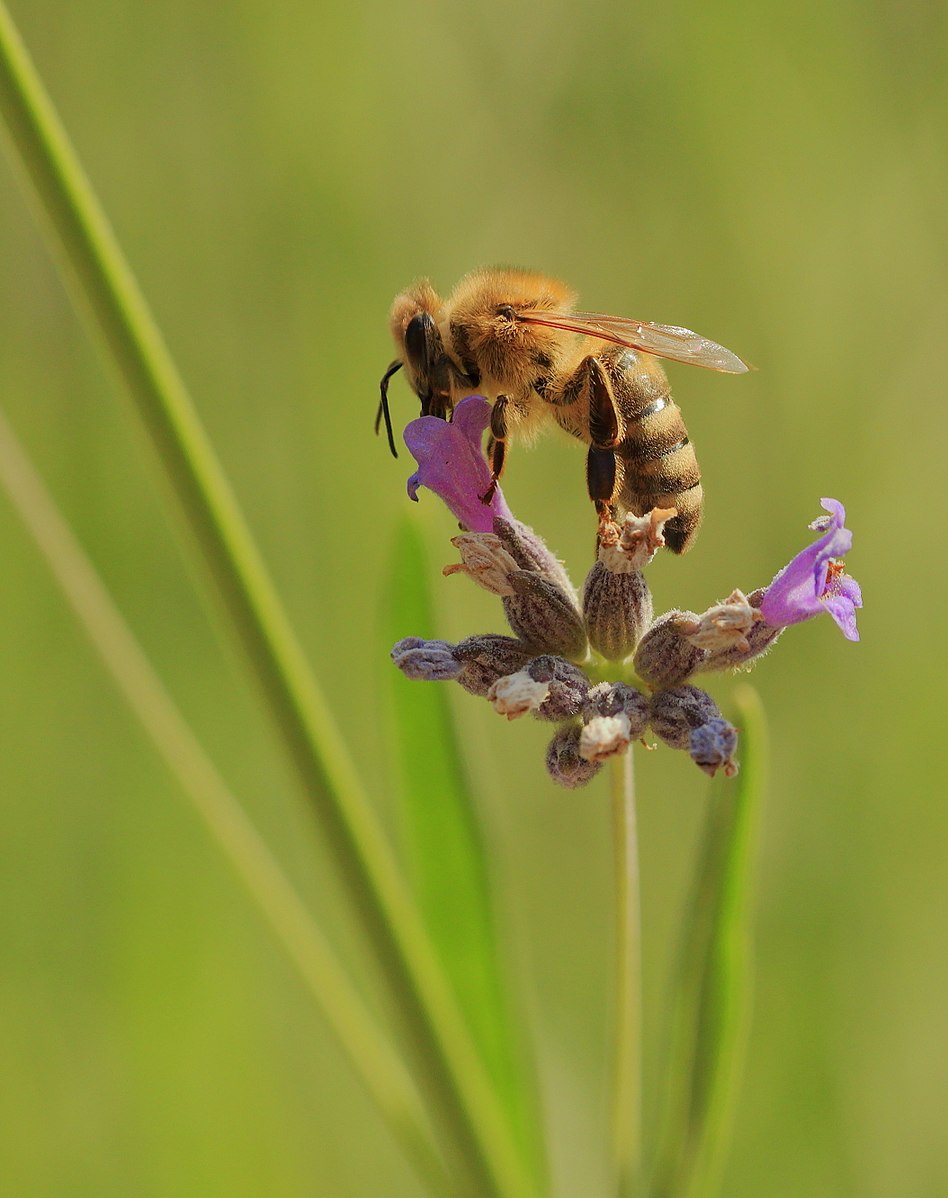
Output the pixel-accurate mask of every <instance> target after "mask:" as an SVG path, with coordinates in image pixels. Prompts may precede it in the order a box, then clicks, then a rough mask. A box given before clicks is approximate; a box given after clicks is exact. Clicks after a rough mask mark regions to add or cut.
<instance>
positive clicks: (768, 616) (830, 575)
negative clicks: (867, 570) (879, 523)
mask: <svg viewBox="0 0 948 1198" xmlns="http://www.w3.org/2000/svg"><path fill="white" fill-rule="evenodd" d="M820 502H821V503H822V505H823V507H824V508H825V509H826V511H827V512H829V513H830V514H829V516H822V517H821V518H820V519H819V520H815V521H814V522H813V523H812V524H811V525H810V527H811V528H812V529H814V530H815V531H817V532H821V533H822V534H823V535H822V536H821V537H820V538H819V540H817V541H814V542H813V544H812V545H808V546H807V548H806V549H804V550H803V551H802V552H801V553H798V554H797V556H796V557H795V558H794V559H793V561H791V562H790V564H789V565H787V566H784V568H783V569H782V570H781V571H780V573H779V574H778V575H777V577H776V578H775V579H774V580H773V582H772V583H771V584H770V586H769V587H768V588H767V590H766V592H765V594H764V597H763V599H762V600H761V604H760V610H761V612H762V613H763V616H764V619H765V620H766V621H767V623H768V624H770V625H772V626H773V627H774V628H785V627H786V626H787V625H788V624H799V623H800V621H801V620H809V619H810V618H811V616H815V615H818V614H819V613H820V612H822V611H828V612H829V614H830V615H831V616H832V617H833V619H834V620H835V621H836V623H837V624H838V625H839V627H840V628H841V629H842V632H843V635H844V636H845V637H846V638H847V639H848V640H851V641H858V640H859V633H858V631H857V630H856V608H857V607H862V592H861V591H860V589H859V584H858V583H857V582H856V580H855V579H854V578H850V577H849V575H848V574H844V573H843V568H842V564H841V562H840V561H839V559H840V558H842V557H843V556H844V555H845V554H846V553H848V552H849V550H850V548H851V546H852V543H853V534H852V533H851V532H850V531H849V529H848V528H846V527H844V525H845V521H846V510H845V508H844V507H843V505H842V504H841V503H839V502H838V501H837V500H835V499H823V500H821V501H820Z"/></svg>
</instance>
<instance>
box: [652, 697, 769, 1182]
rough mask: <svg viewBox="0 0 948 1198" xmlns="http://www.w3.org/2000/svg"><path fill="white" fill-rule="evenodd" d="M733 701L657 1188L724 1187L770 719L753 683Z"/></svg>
mask: <svg viewBox="0 0 948 1198" xmlns="http://www.w3.org/2000/svg"><path fill="white" fill-rule="evenodd" d="M735 701H736V703H737V707H738V713H739V714H738V721H737V722H738V724H739V725H740V727H741V730H742V732H741V744H742V753H741V772H740V774H739V775H738V777H737V779H736V781H734V782H727V781H725V780H724V779H723V778H719V780H718V782H716V784H715V786H714V787H713V789H712V796H711V800H710V805H709V809H708V817H707V824H706V827H705V834H704V840H703V844H702V847H701V850H700V855H699V860H698V865H697V872H696V877H695V883H694V888H693V892H692V898H691V901H690V904H689V907H688V910H687V911H686V916H685V929H684V936H683V949H682V954H681V961H680V969H679V974H678V978H677V979H676V992H675V994H674V996H673V998H672V1003H671V1010H672V1020H673V1026H672V1030H671V1040H670V1047H669V1054H668V1060H667V1062H666V1065H665V1069H664V1076H665V1079H666V1084H667V1095H666V1104H665V1111H664V1123H663V1127H662V1129H661V1134H660V1139H659V1148H658V1154H657V1164H656V1167H655V1169H654V1172H653V1176H652V1184H651V1185H650V1187H649V1194H650V1198H713V1195H715V1194H716V1193H717V1188H718V1184H719V1178H720V1172H721V1168H722V1165H723V1160H724V1153H725V1150H726V1148H727V1144H728V1138H729V1133H730V1119H731V1111H732V1107H733V1101H734V1098H735V1094H736V1090H737V1084H738V1081H739V1078H740V1073H741V1066H742V1061H743V1049H744V1039H745V1032H746V1028H747V1021H748V1016H749V1012H750V983H751V950H750V942H749V941H750V937H749V921H750V910H751V902H752V888H753V868H752V866H753V846H754V841H755V829H756V821H757V813H758V810H759V808H760V804H761V797H762V794H763V790H764V786H765V779H766V725H765V721H764V713H763V709H762V707H761V705H760V700H759V699H758V697H757V694H756V692H755V691H753V690H752V689H751V688H750V687H749V686H744V687H741V688H740V690H739V692H738V693H737V695H736V696H735Z"/></svg>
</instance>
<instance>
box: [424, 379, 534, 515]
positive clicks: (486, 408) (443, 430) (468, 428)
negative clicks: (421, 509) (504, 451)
mask: <svg viewBox="0 0 948 1198" xmlns="http://www.w3.org/2000/svg"><path fill="white" fill-rule="evenodd" d="M489 421H490V400H488V399H485V398H484V397H483V396H482V395H470V396H468V397H467V399H462V400H461V402H460V403H459V404H458V406H457V407H456V408H455V409H454V419H453V420H451V421H450V423H449V422H448V421H446V420H441V419H440V418H439V417H437V416H420V417H419V418H418V419H417V420H413V421H412V422H411V423H410V424H409V425H408V427H407V428H406V429H405V444H406V445H407V446H408V449H409V451H410V452H411V454H412V456H413V457H414V458H415V460H416V461H417V463H418V469H417V470H416V471H415V473H414V474H413V475H412V476H411V478H410V479H409V480H408V495H409V497H410V498H411V499H414V500H415V501H416V502H417V500H418V488H419V487H427V488H428V489H429V490H431V491H434V492H435V493H436V494H437V495H440V496H441V498H442V499H443V500H444V502H445V503H446V504H447V506H448V507H449V508H450V510H451V511H452V512H453V513H454V515H455V516H457V518H458V520H459V521H460V522H461V524H462V525H463V526H464V527H465V528H466V529H468V530H469V531H470V532H492V531H493V528H494V517H495V516H499V517H500V518H501V519H502V520H510V521H512V520H513V515H512V514H511V512H510V509H509V508H508V507H507V501H506V500H505V499H504V495H503V492H502V491H501V489H500V487H497V486H495V487H494V491H493V494H492V495H491V499H490V502H489V503H484V502H483V501H482V499H481V496H482V495H486V494H487V492H488V490H489V489H490V485H491V471H490V467H489V466H488V464H487V459H486V458H485V457H484V453H483V450H482V449H481V437H482V435H483V432H484V429H485V428H487V425H488V422H489Z"/></svg>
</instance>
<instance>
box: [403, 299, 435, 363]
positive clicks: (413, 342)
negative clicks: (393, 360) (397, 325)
mask: <svg viewBox="0 0 948 1198" xmlns="http://www.w3.org/2000/svg"><path fill="white" fill-rule="evenodd" d="M437 342H438V328H437V325H436V324H435V322H434V317H432V315H431V313H430V312H418V313H416V314H415V315H414V316H413V317H412V318H411V320H410V321H409V322H408V324H407V325H406V326H405V353H406V354H407V356H408V360H409V361H410V362H411V364H412V367H413V368H414V369H415V370H416V371H418V372H423V373H427V371H428V370H429V368H430V366H431V363H432V362H433V361H434V359H435V357H436V347H437Z"/></svg>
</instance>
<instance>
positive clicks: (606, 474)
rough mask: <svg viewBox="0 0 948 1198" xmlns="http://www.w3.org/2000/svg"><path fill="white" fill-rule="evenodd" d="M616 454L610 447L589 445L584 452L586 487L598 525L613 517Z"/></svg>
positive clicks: (606, 522)
mask: <svg viewBox="0 0 948 1198" xmlns="http://www.w3.org/2000/svg"><path fill="white" fill-rule="evenodd" d="M617 473H618V470H617V463H616V455H615V454H614V453H613V451H612V450H611V449H600V448H599V447H598V446H596V445H590V447H589V450H588V452H587V454H586V488H587V490H588V491H589V498H590V499H591V500H592V501H593V504H594V505H595V508H596V511H597V513H598V515H599V525H600V527H602V525H604V524H610V523H611V522H612V521H613V520H614V518H615V506H614V503H615V496H616V475H617Z"/></svg>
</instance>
